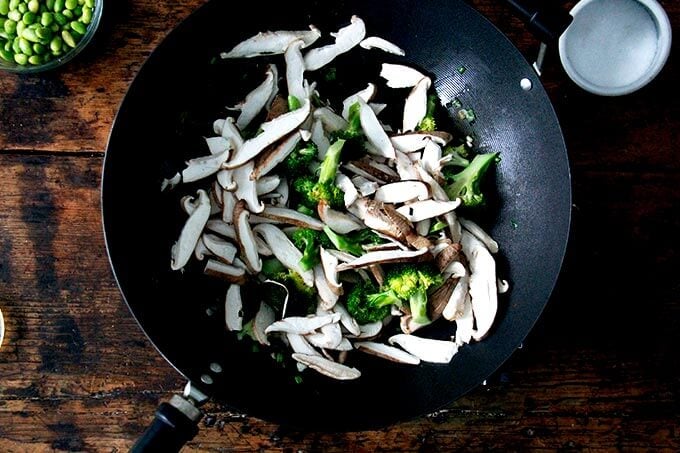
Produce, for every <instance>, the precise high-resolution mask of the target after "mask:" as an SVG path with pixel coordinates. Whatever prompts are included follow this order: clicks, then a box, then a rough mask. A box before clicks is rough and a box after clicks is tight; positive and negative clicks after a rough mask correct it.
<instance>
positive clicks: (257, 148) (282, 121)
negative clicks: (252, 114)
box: [226, 101, 311, 177]
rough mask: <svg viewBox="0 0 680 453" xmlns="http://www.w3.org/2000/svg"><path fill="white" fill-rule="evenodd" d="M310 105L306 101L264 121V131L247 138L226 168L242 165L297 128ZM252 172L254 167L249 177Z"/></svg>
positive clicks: (262, 127)
mask: <svg viewBox="0 0 680 453" xmlns="http://www.w3.org/2000/svg"><path fill="white" fill-rule="evenodd" d="M310 106H311V104H310V103H309V101H305V102H304V103H303V104H302V107H300V108H299V109H297V110H293V111H292V112H288V113H286V114H284V115H281V116H279V117H277V118H274V119H273V120H271V121H268V122H266V123H262V126H260V127H261V129H262V133H261V134H259V135H257V136H255V137H253V138H251V139H250V140H247V141H246V142H245V143H243V146H241V147H240V148H237V150H236V153H235V154H234V156H233V157H232V159H231V160H230V161H229V162H227V163H226V168H236V167H240V166H242V165H243V164H245V163H246V162H249V161H251V160H252V159H253V158H255V157H256V156H257V155H259V154H260V153H261V152H262V151H264V149H265V148H266V147H268V146H270V145H271V144H272V143H274V142H276V141H278V140H280V139H281V138H282V137H284V136H286V135H288V134H289V133H290V132H292V131H293V130H295V129H296V128H297V127H298V126H300V124H302V122H303V121H304V120H305V119H306V118H307V117H308V116H309V112H310ZM250 173H252V169H251V171H250V172H249V173H248V177H250Z"/></svg>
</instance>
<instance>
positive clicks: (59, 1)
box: [53, 0, 64, 13]
mask: <svg viewBox="0 0 680 453" xmlns="http://www.w3.org/2000/svg"><path fill="white" fill-rule="evenodd" d="M53 9H54V12H55V13H60V12H62V10H63V9H64V0H54V8H53Z"/></svg>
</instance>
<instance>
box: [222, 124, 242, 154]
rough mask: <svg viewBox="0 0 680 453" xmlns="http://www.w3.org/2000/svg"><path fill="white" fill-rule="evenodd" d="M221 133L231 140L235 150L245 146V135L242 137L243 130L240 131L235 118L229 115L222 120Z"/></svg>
mask: <svg viewBox="0 0 680 453" xmlns="http://www.w3.org/2000/svg"><path fill="white" fill-rule="evenodd" d="M219 134H220V135H221V136H222V137H224V138H226V139H227V140H229V143H231V146H232V148H234V150H236V151H238V150H239V149H241V147H242V146H243V143H244V142H243V137H241V132H239V130H238V128H237V127H236V125H235V124H234V119H233V118H231V117H229V118H227V119H226V120H224V121H223V122H222V127H221V129H220V132H219Z"/></svg>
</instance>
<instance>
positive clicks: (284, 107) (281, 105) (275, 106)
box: [265, 87, 288, 121]
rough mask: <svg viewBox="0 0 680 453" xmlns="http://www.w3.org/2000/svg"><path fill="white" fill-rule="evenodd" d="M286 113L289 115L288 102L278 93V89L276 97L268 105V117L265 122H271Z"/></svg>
mask: <svg viewBox="0 0 680 453" xmlns="http://www.w3.org/2000/svg"><path fill="white" fill-rule="evenodd" d="M277 88H278V87H277ZM284 113H288V101H287V100H286V99H285V98H284V97H283V96H281V95H280V94H279V93H278V89H277V90H276V95H275V96H274V97H273V98H272V100H271V102H268V103H267V116H266V118H265V121H271V120H273V119H274V118H278V117H279V116H281V115H283V114H284Z"/></svg>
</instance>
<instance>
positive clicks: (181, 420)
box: [130, 395, 203, 453]
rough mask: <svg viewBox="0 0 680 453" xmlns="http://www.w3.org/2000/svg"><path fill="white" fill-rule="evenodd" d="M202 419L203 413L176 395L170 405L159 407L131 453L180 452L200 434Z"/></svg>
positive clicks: (164, 404)
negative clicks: (199, 428)
mask: <svg viewBox="0 0 680 453" xmlns="http://www.w3.org/2000/svg"><path fill="white" fill-rule="evenodd" d="M202 417H203V413H202V412H201V411H200V410H199V409H197V408H196V407H195V406H194V405H193V404H192V403H191V402H190V401H189V400H186V399H184V398H183V397H181V396H178V395H175V396H173V397H172V399H171V400H170V402H169V403H162V404H161V405H160V406H159V407H158V410H157V411H156V417H155V418H154V420H153V422H152V423H151V425H149V427H148V428H147V429H146V431H144V434H142V437H140V438H139V439H138V440H137V442H136V443H135V445H134V446H133V447H132V448H131V449H130V452H131V453H152V452H163V453H166V452H167V453H173V452H179V451H180V449H181V448H182V447H183V446H184V444H186V443H187V442H189V441H190V440H191V439H193V438H194V436H196V434H197V433H198V422H199V421H200V419H201V418H202Z"/></svg>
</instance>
